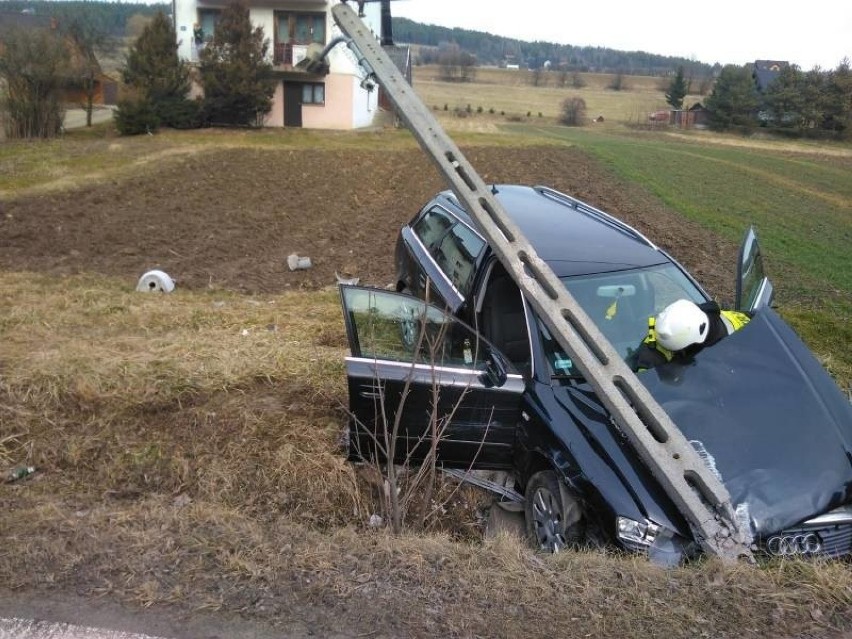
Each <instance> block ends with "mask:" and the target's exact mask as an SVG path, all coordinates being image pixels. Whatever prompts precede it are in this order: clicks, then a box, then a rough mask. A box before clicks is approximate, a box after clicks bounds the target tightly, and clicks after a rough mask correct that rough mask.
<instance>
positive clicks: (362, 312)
mask: <svg viewBox="0 0 852 639" xmlns="http://www.w3.org/2000/svg"><path fill="white" fill-rule="evenodd" d="M341 301H342V304H343V309H344V315H345V318H346V330H347V334H348V338H349V345H350V348H351V352H352V354H351V356H350V357H347V358H346V373H347V378H348V386H349V408H350V429H349V435H350V440H349V452H350V458H351V459H379V460H385V459H387V458H388V457H392V458H393V459H394V461H395V462H396V463H400V464H401V463H412V464H418V463H422V462H423V461H424V460H427V459H429V458H430V457H431V455H433V454H434V455H435V456H436V459H437V461H438V462H439V463H442V464H444V465H446V466H454V467H461V468H492V469H501V468H510V467H511V461H512V449H513V446H514V442H515V430H516V426H517V424H518V420H519V416H520V400H521V395H522V394H523V392H524V380H523V378H522V377H521V375H519V374H518V373H517V371H516V370H515V369H514V368H512V366H511V364H509V363H507V362H506V360H505V358H504V357H503V356H502V355H501V354H500V353H498V352H496V351H495V350H494V349H493V348H492V347H491V346H490V345H489V344H488V343H487V342H485V341H484V340H483V339H482V338H481V337H479V336H478V335H477V333H476V332H475V331H473V329H471V328H470V327H468V326H467V325H465V324H464V323H462V322H461V321H459V320H458V319H456V318H454V317H452V316H451V315H449V314H448V313H447V312H446V311H443V310H441V309H439V308H437V307H434V306H430V305H427V304H426V303H425V302H423V301H422V300H419V299H417V298H414V297H412V296H410V295H404V294H401V293H392V292H390V291H385V290H377V289H369V288H363V287H356V286H342V287H341Z"/></svg>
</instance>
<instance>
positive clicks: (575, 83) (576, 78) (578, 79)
mask: <svg viewBox="0 0 852 639" xmlns="http://www.w3.org/2000/svg"><path fill="white" fill-rule="evenodd" d="M571 86H572V87H574V88H575V89H582V88H583V87H585V86H586V79H585V78H584V77H583V76H582V75H580V72H579V71H574V73H572V74H571Z"/></svg>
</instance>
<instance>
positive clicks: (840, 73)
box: [823, 58, 852, 136]
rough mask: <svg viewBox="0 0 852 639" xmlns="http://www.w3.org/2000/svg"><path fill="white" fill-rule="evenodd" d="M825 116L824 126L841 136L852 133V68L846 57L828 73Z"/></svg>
mask: <svg viewBox="0 0 852 639" xmlns="http://www.w3.org/2000/svg"><path fill="white" fill-rule="evenodd" d="M825 93H826V95H825V101H824V105H825V118H824V120H823V127H824V128H826V129H830V130H833V131H836V132H837V133H838V134H839V135H840V136H849V135H850V134H852V69H850V65H849V59H848V58H844V59H843V60H841V61H840V64H838V65H837V68H836V69H834V71H831V72H830V73H829V74H828V78H827V80H826V87H825Z"/></svg>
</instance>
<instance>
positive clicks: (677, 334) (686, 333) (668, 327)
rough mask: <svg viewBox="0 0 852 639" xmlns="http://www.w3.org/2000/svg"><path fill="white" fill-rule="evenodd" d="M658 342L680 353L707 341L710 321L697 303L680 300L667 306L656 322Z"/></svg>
mask: <svg viewBox="0 0 852 639" xmlns="http://www.w3.org/2000/svg"><path fill="white" fill-rule="evenodd" d="M655 326H656V330H657V341H658V342H659V343H660V346H662V347H663V348H667V349H668V350H670V351H679V350H682V349H684V348H686V347H687V346H689V345H691V344H701V343H703V342H704V340H705V339H707V329H708V327H709V326H710V320H709V319H708V318H707V314H706V313H705V312H704V311H702V310H701V309H700V308H698V305H697V304H695V302H690V301H689V300H678V301H677V302H673V303H671V304H669V305H668V306H666V307H665V308H664V309H663V310H662V311H660V314H659V315H657V321H656V325H655Z"/></svg>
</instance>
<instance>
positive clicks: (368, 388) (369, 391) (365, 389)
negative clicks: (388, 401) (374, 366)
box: [358, 384, 382, 399]
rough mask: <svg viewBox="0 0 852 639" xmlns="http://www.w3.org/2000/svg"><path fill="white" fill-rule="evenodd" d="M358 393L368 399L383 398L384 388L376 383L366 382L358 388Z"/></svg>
mask: <svg viewBox="0 0 852 639" xmlns="http://www.w3.org/2000/svg"><path fill="white" fill-rule="evenodd" d="M358 395H360V396H361V397H364V398H366V399H381V398H382V388H381V386H377V385H375V384H364V385H362V386H361V388H359V389H358Z"/></svg>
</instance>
